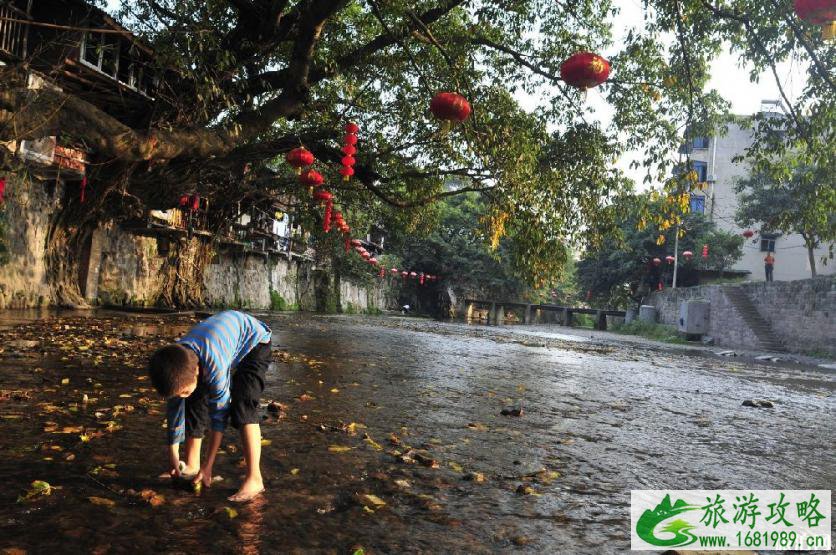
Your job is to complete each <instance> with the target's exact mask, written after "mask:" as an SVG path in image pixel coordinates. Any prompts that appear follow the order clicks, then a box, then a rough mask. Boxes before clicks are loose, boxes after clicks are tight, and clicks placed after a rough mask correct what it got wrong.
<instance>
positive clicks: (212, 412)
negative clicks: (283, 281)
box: [148, 310, 272, 502]
mask: <svg viewBox="0 0 836 555" xmlns="http://www.w3.org/2000/svg"><path fill="white" fill-rule="evenodd" d="M271 334H272V332H271V331H270V328H269V327H267V325H266V324H264V323H263V322H261V321H260V320H257V319H255V318H253V317H252V316H250V315H248V314H244V313H242V312H237V311H234V310H227V311H225V312H221V313H219V314H216V315H214V316H212V317H211V318H208V319H206V320H204V321H202V322H200V323H199V324H197V325H196V326H195V327H193V328H192V329H191V330H189V332H188V333H187V334H186V335H184V336H183V337H182V338H180V339H178V340H177V342H176V343H174V344H172V345H168V346H166V347H163V348H162V349H160V350H158V351H157V352H156V353H154V354H153V356H151V361H150V364H149V369H148V372H149V374H150V376H151V382H152V383H153V384H154V387H155V388H156V389H157V391H158V392H159V393H160V395H162V396H164V397H165V398H167V399H168V407H167V411H166V412H167V417H168V460H169V473H170V474H171V476H172V477H182V478H186V479H191V480H193V481H194V483H198V482H202V483H203V485H204V486H207V487H208V486H209V485H211V483H212V466H213V465H214V463H215V456H216V455H217V453H218V448H219V447H220V445H221V440H222V438H223V432H224V428H225V427H226V423H227V420H228V419H229V418H231V420H232V426H233V427H235V428H237V429H238V430H239V433H240V435H241V441H242V444H243V451H244V459H245V460H246V463H247V476H246V478H245V479H244V483H243V484H241V489H239V490H238V492H237V493H236V494H235V495H233V496H231V497H230V498H229V500H230V501H238V502H245V501H249V500H250V499H252V498H254V497H255V496H257V495H259V494H260V493H261V492H263V491H264V482H263V480H262V477H261V468H260V458H261V428H260V426H259V422H260V420H261V417H260V414H259V399H260V397H261V393H262V391H263V390H264V375H265V372H266V371H267V367H268V366H269V365H270V360H271V357H270V337H271ZM207 426H208V427H210V428H211V431H210V433H209V448H208V449H207V453H206V461H205V462H204V463H203V464H202V465H201V464H200V446H201V443H202V440H203V435H204V433H205V432H206V428H207ZM184 441H185V443H186V460H185V468H181V466H180V444H181V443H183V442H184Z"/></svg>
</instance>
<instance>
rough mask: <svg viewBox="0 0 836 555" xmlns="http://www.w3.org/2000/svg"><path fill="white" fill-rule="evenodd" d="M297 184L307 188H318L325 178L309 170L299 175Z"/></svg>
mask: <svg viewBox="0 0 836 555" xmlns="http://www.w3.org/2000/svg"><path fill="white" fill-rule="evenodd" d="M299 183H301V184H302V185H307V186H308V187H319V186H320V185H322V184H323V183H325V178H324V177H322V174H321V173H319V172H318V171H316V170H313V169H310V168H309V169H307V170H305V171H303V172H302V173H300V174H299Z"/></svg>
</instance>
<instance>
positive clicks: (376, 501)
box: [361, 493, 386, 507]
mask: <svg viewBox="0 0 836 555" xmlns="http://www.w3.org/2000/svg"><path fill="white" fill-rule="evenodd" d="M361 498H362V499H364V500H365V501H367V502H369V503H371V504H372V505H374V506H375V507H383V506H384V505H386V501H384V500H383V499H381V498H380V497H378V496H376V495H373V494H371V493H367V494H365V495H362V496H361Z"/></svg>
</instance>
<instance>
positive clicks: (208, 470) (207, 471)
mask: <svg viewBox="0 0 836 555" xmlns="http://www.w3.org/2000/svg"><path fill="white" fill-rule="evenodd" d="M198 482H202V483H203V487H206V488H208V487H209V486H211V485H212V466H211V465H206V466H201V467H200V472H198V473H197V476H195V477H194V480H192V483H193V484H196V483H198Z"/></svg>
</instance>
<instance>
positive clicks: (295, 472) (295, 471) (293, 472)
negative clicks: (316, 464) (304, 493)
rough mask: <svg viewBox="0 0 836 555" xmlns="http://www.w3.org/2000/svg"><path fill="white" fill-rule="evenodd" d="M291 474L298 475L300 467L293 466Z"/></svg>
mask: <svg viewBox="0 0 836 555" xmlns="http://www.w3.org/2000/svg"><path fill="white" fill-rule="evenodd" d="M290 474H291V475H293V476H296V475H297V474H299V469H298V468H291V469H290Z"/></svg>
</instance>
